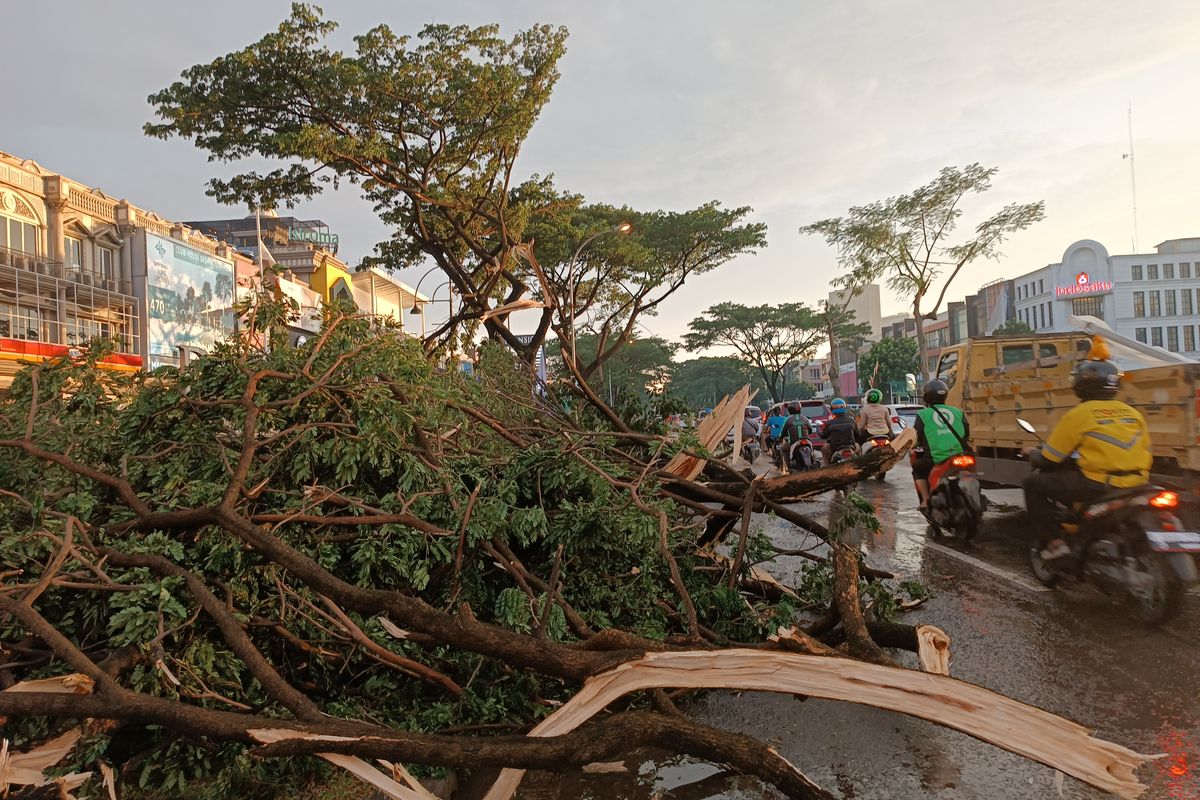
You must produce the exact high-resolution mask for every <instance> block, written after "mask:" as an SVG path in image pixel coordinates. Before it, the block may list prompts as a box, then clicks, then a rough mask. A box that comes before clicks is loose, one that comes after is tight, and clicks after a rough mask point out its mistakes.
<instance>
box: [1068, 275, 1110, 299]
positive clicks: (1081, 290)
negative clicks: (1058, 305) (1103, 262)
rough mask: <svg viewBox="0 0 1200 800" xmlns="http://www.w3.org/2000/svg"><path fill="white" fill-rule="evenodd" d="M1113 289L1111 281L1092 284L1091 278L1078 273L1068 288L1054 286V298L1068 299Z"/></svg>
mask: <svg viewBox="0 0 1200 800" xmlns="http://www.w3.org/2000/svg"><path fill="white" fill-rule="evenodd" d="M1112 288H1113V282H1112V281H1096V282H1095V283H1092V277H1091V276H1090V275H1088V274H1087V273H1086V272H1080V273H1079V274H1077V275H1076V276H1075V282H1074V283H1073V284H1071V285H1070V286H1055V287H1054V296H1055V297H1069V296H1071V295H1075V294H1095V293H1097V292H1111V291H1112Z"/></svg>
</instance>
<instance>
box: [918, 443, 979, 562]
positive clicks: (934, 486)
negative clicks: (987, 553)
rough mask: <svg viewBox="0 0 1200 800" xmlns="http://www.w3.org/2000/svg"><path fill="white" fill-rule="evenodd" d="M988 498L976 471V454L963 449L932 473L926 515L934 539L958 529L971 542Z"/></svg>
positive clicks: (959, 534)
mask: <svg viewBox="0 0 1200 800" xmlns="http://www.w3.org/2000/svg"><path fill="white" fill-rule="evenodd" d="M984 507H985V501H984V499H983V490H982V488H981V487H980V485H979V476H978V475H977V474H976V472H975V456H973V455H971V454H970V453H959V454H958V455H956V456H953V457H952V458H949V459H947V460H945V461H943V462H942V463H941V464H938V465H937V466H935V467H934V468H933V471H932V472H930V473H929V506H928V508H926V510H925V518H926V519H927V520H929V528H930V530H931V531H932V533H933V538H934V539H941V538H942V537H943V536H944V535H945V534H946V533H948V532H949V533H955V534H957V535H958V536H960V537H962V540H963V541H964V542H969V541H971V540H972V539H974V538H975V534H977V533H979V524H980V522H982V521H983V511H984Z"/></svg>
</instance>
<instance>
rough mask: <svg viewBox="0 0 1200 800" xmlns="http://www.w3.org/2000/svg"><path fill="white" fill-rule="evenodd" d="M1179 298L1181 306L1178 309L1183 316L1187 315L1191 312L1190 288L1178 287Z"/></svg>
mask: <svg viewBox="0 0 1200 800" xmlns="http://www.w3.org/2000/svg"><path fill="white" fill-rule="evenodd" d="M1179 299H1180V300H1181V301H1182V303H1181V305H1182V306H1183V307H1182V308H1181V309H1180V313H1181V314H1183V315H1184V316H1188V315H1190V314H1192V313H1193V312H1192V290H1191V289H1180V290H1179Z"/></svg>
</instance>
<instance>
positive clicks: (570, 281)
mask: <svg viewBox="0 0 1200 800" xmlns="http://www.w3.org/2000/svg"><path fill="white" fill-rule="evenodd" d="M631 230H633V225H632V224H630V223H628V222H618V223H617V224H616V225H614V226H612V227H611V228H607V229H605V230H602V231H598V232H596V233H593V234H592V235H591V236H589V237H587V238H586V239H584V240H583V242H582V243H581V244H580V245H579V247H578V248H577V249H576V250H575V254H574V255H573V256H571V263H570V264H569V265H568V267H567V294H569V295H570V296H571V318H570V320H569V321H568V323H569V328H568V330H569V332H570V334H571V368H572V370H575V369H577V368H578V366H579V363H578V361H577V360H576V358H575V264H576V263H577V262H578V261H579V256H580V254H581V253H583V249H584V248H585V247H587V246H588V245H589V244H591V243H592V242H593V241H595V240H596V239H598V238H600V237H601V236H604V235H606V234H609V233H629V232H630V231H631Z"/></svg>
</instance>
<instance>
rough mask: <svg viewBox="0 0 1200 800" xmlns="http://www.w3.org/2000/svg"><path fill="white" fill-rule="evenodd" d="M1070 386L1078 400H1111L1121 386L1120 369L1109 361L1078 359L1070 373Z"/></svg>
mask: <svg viewBox="0 0 1200 800" xmlns="http://www.w3.org/2000/svg"><path fill="white" fill-rule="evenodd" d="M1071 388H1072V389H1074V390H1075V396H1076V397H1078V398H1079V399H1080V400H1111V399H1112V398H1114V397H1116V396H1117V390H1118V389H1120V388H1121V370H1120V369H1119V368H1118V367H1117V365H1116V364H1114V363H1113V362H1111V361H1106V360H1096V361H1092V360H1088V361H1080V362H1079V363H1078V364H1077V365H1075V371H1074V372H1072V373H1071Z"/></svg>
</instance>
